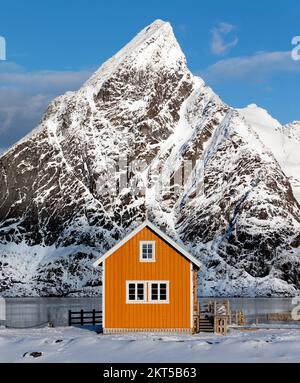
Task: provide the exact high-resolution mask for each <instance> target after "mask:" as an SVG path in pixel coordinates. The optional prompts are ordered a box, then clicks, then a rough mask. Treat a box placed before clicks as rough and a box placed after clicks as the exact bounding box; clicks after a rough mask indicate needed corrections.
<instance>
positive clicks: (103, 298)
mask: <svg viewBox="0 0 300 383" xmlns="http://www.w3.org/2000/svg"><path fill="white" fill-rule="evenodd" d="M102 273H103V274H102V328H103V329H104V328H105V260H104V261H103V271H102Z"/></svg>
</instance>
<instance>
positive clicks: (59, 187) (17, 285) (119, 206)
mask: <svg viewBox="0 0 300 383" xmlns="http://www.w3.org/2000/svg"><path fill="white" fill-rule="evenodd" d="M248 109H249V108H248ZM250 109H255V110H256V109H257V108H256V107H254V106H252V107H250ZM252 114H254V117H253V118H254V122H255V123H254V124H253V123H251V121H248V120H249V118H247V116H246V114H245V112H244V114H243V113H242V112H241V111H237V110H234V109H232V108H230V107H229V106H228V105H226V104H224V103H223V102H222V101H221V100H220V98H219V97H218V96H217V95H215V94H214V92H213V91H212V90H211V89H210V88H209V87H208V86H207V85H206V84H205V83H204V82H203V80H201V79H200V78H198V77H195V76H193V75H192V73H191V72H190V71H189V70H188V68H187V64H186V59H185V56H184V54H183V53H182V51H181V49H180V47H179V45H178V43H177V41H176V39H175V37H174V34H173V31H172V27H171V26H170V24H169V23H165V22H163V21H160V20H158V21H156V22H154V23H153V24H151V25H150V26H149V27H147V28H145V29H144V30H143V31H142V32H141V33H139V34H138V35H137V37H136V38H135V39H133V41H131V42H130V43H129V44H128V45H126V46H125V47H124V48H123V49H122V50H121V51H120V52H119V53H117V54H116V55H115V56H114V57H113V58H111V59H110V60H108V61H107V62H106V63H105V64H103V65H102V66H101V68H100V69H99V70H98V71H97V72H96V73H95V74H94V75H93V76H92V77H91V79H90V80H88V81H87V82H86V83H85V84H84V85H83V86H82V88H81V89H79V91H78V92H69V93H66V94H65V95H63V96H61V97H58V98H57V99H55V100H54V101H53V102H52V103H51V104H50V105H49V107H48V110H47V112H46V114H45V116H44V117H43V119H42V121H41V123H40V124H39V126H38V127H37V128H36V129H34V130H33V131H32V133H30V134H29V135H27V136H26V137H25V138H24V139H22V140H21V141H20V142H18V143H17V144H15V145H14V146H13V147H12V148H11V149H10V150H9V151H7V152H6V153H4V155H3V156H2V157H0V280H1V285H0V286H1V290H2V294H3V295H65V294H98V293H99V290H100V289H99V287H98V286H99V280H100V276H99V272H96V271H94V270H93V269H92V261H93V259H94V258H96V257H99V256H100V255H101V254H102V253H103V252H105V251H106V250H107V249H109V248H110V247H112V246H113V245H114V244H115V243H116V241H118V240H119V239H120V238H122V237H124V236H125V235H126V233H128V232H130V231H131V230H132V229H133V228H134V227H135V226H136V225H138V224H139V223H141V222H142V221H143V220H144V219H145V216H146V212H148V213H147V214H148V217H149V218H150V219H151V220H152V221H153V222H154V223H155V224H156V225H158V226H159V227H160V228H161V229H163V230H165V231H166V232H167V233H168V234H169V235H170V236H172V237H173V238H174V239H176V240H177V241H182V242H183V243H184V244H185V245H186V246H188V247H189V249H190V251H191V252H192V253H193V254H194V255H195V256H197V257H198V258H199V259H200V260H201V261H202V263H203V269H202V272H201V288H202V292H203V293H205V294H212V295H214V294H218V295H220V294H222V295H225V294H230V295H251V296H253V295H255V294H258V295H268V294H272V295H293V294H295V293H296V289H299V287H300V280H299V278H300V272H299V270H300V269H299V253H300V251H299V246H300V210H299V205H298V203H297V201H296V199H295V197H294V194H293V189H292V187H291V183H290V180H292V179H291V177H293V175H292V174H290V173H288V172H287V170H286V169H285V167H284V165H285V164H287V163H288V160H287V157H284V158H283V159H282V161H283V162H284V161H285V162H284V163H281V161H280V159H281V157H280V156H281V152H280V147H277V146H278V144H277V141H276V150H274V148H273V147H270V145H269V144H270V141H268V137H267V139H265V137H263V136H262V135H261V134H260V133H261V132H260V130H263V129H264V126H266V131H267V133H266V135H269V134H271V135H272V132H274V137H277V135H282V134H284V135H287V133H283V131H284V132H287V131H289V130H292V131H294V128H293V127H291V126H289V127H288V126H287V127H281V126H280V124H278V127H277V122H275V121H274V120H272V119H271V118H269V117H268V116H266V114H265V113H262V115H263V118H260V117H259V119H258V121H257V119H256V117H257V114H256V113H252ZM243 115H244V117H246V119H245V118H244V117H243ZM251 116H252V115H251ZM251 118H252V117H251ZM260 122H262V125H263V127H262V128H260V127H259V128H257V123H258V124H259V123H260ZM275 125H276V126H275ZM271 126H272V131H271V132H270V129H271ZM296 129H297V124H296V127H295V130H296ZM272 137H273V136H272ZM293 137H294V136H293ZM274 139H275V140H277V138H274ZM293 140H294V138H293ZM293 142H294V141H293ZM295 142H296V141H295ZM295 145H297V144H295ZM298 146H299V144H298ZM277 149H278V150H277ZM125 160H126V161H125ZM294 161H295V159H294V157H293V158H292V160H291V163H292V165H291V166H290V165H286V166H290V167H289V169H290V168H292V167H293V166H296V164H295V163H294ZM293 174H294V173H293ZM125 181H126V182H125ZM292 181H293V186H294V187H295V182H294V180H292ZM294 190H295V189H294Z"/></svg>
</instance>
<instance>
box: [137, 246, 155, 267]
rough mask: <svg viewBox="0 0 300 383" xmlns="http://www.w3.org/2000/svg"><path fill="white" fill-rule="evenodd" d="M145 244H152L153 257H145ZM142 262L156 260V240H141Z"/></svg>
mask: <svg viewBox="0 0 300 383" xmlns="http://www.w3.org/2000/svg"><path fill="white" fill-rule="evenodd" d="M143 245H152V251H153V252H152V258H151V259H144V258H143ZM140 262H155V241H140Z"/></svg>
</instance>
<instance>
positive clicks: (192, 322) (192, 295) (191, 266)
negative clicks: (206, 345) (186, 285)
mask: <svg viewBox="0 0 300 383" xmlns="http://www.w3.org/2000/svg"><path fill="white" fill-rule="evenodd" d="M190 289H191V292H190V297H191V310H190V311H191V328H193V326H194V278H193V264H192V262H191V263H190Z"/></svg>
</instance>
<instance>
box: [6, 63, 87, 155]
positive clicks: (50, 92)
mask: <svg viewBox="0 0 300 383" xmlns="http://www.w3.org/2000/svg"><path fill="white" fill-rule="evenodd" d="M92 72H93V70H80V71H35V72H30V71H26V70H25V69H24V68H23V67H20V66H18V65H17V64H15V63H10V62H3V63H1V64H0V84H1V85H0V148H6V147H9V146H11V145H12V144H13V143H14V142H15V141H17V140H18V139H20V138H22V137H23V136H24V135H25V134H27V133H28V132H29V131H30V130H32V129H33V128H34V127H35V126H36V125H37V123H38V122H39V120H40V119H41V117H42V115H43V113H44V111H45V110H46V108H47V106H48V104H49V103H50V101H51V100H52V99H53V98H55V97H56V96H58V95H61V94H63V93H65V92H66V91H70V90H77V89H79V88H80V86H81V85H82V83H83V82H84V81H85V80H87V79H88V78H89V77H90V75H91V74H92ZM0 152H1V149H0Z"/></svg>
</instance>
